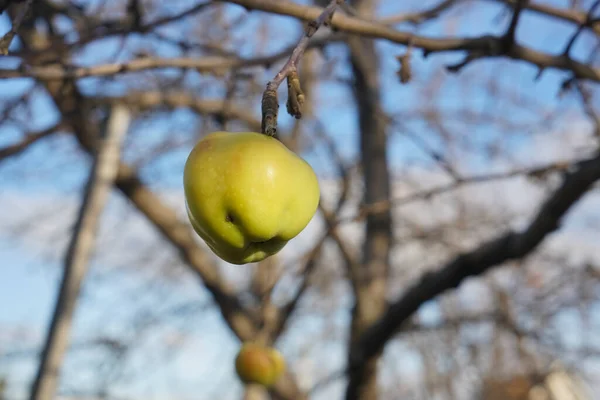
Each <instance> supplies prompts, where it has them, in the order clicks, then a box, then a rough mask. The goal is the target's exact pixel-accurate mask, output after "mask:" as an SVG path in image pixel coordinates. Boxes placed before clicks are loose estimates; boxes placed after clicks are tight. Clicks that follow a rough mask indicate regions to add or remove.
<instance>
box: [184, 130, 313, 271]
mask: <svg viewBox="0 0 600 400" xmlns="http://www.w3.org/2000/svg"><path fill="white" fill-rule="evenodd" d="M183 181H184V191H185V198H186V206H187V213H188V217H189V219H190V222H191V224H192V226H193V227H194V230H195V231H196V232H197V233H198V235H199V236H200V237H201V238H202V239H203V240H204V241H205V242H206V244H207V245H208V246H209V247H210V248H211V249H212V251H213V252H214V253H215V254H216V255H217V256H219V257H220V258H222V259H223V260H225V261H227V262H229V263H232V264H246V263H251V262H258V261H261V260H263V259H265V258H267V257H269V256H271V255H273V254H275V253H277V252H278V251H280V250H281V249H282V248H283V247H284V246H285V245H286V243H287V242H288V241H289V240H291V239H292V238H294V237H295V236H297V235H298V234H299V233H300V232H301V231H302V230H303V229H304V228H305V227H306V225H308V223H309V222H310V220H311V218H312V217H313V215H314V214H315V212H316V211H317V207H318V204H319V198H320V191H319V183H318V180H317V176H316V175H315V172H314V171H313V169H312V168H311V166H310V165H309V164H308V163H307V162H306V161H304V160H303V159H302V158H300V157H299V156H298V155H297V154H295V153H294V152H292V151H291V150H289V149H288V148H287V147H285V145H284V144H283V143H281V142H280V141H279V140H277V139H275V138H273V137H270V136H267V135H263V134H260V133H256V132H240V133H230V132H214V133H211V134H209V135H207V136H205V137H204V138H203V139H202V140H200V141H199V142H198V143H197V144H196V145H195V146H194V148H193V150H192V152H191V153H190V155H189V157H188V159H187V161H186V164H185V169H184V173H183Z"/></svg>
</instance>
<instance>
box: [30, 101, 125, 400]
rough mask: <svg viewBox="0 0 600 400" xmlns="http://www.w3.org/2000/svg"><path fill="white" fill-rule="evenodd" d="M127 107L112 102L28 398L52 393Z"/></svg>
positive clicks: (114, 173)
mask: <svg viewBox="0 0 600 400" xmlns="http://www.w3.org/2000/svg"><path fill="white" fill-rule="evenodd" d="M129 120H130V117H129V111H128V110H127V109H126V108H124V107H123V106H116V107H115V108H114V110H113V112H112V114H111V117H110V121H109V126H108V130H107V132H106V137H105V139H104V140H103V141H102V144H101V145H100V148H99V149H98V153H97V155H96V157H95V160H94V165H93V167H92V171H91V173H90V178H89V181H88V183H87V187H86V190H85V194H84V197H83V202H82V205H81V209H80V210H79V217H78V218H77V223H76V225H75V229H74V232H73V237H72V239H71V243H70V244H69V248H68V250H67V254H66V257H65V271H64V275H63V278H62V282H61V286H60V291H59V295H58V300H57V302H56V307H55V309H54V313H53V315H52V322H51V323H50V329H49V331H48V336H47V338H46V343H45V345H44V350H43V352H42V357H41V361H40V365H39V369H38V371H37V375H36V378H35V381H34V383H33V387H32V391H31V395H30V399H31V400H51V399H54V398H55V397H56V390H57V386H58V382H59V373H60V369H61V365H62V363H63V359H64V356H65V353H66V350H67V347H68V345H69V339H70V331H71V326H72V321H73V314H74V312H75V305H76V303H77V297H78V296H79V291H80V288H81V283H82V282H83V279H84V277H85V274H86V272H87V267H88V260H89V258H90V255H91V252H92V251H93V248H94V242H95V236H96V230H97V227H98V221H99V220H100V215H101V214H102V210H103V208H104V205H105V203H106V200H107V199H108V195H109V193H110V190H111V188H112V184H113V181H114V180H115V178H116V176H117V170H118V165H119V158H120V153H121V143H122V141H123V138H124V137H125V134H126V132H127V129H128V127H129Z"/></svg>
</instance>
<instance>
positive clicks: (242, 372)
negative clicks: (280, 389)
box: [235, 343, 285, 387]
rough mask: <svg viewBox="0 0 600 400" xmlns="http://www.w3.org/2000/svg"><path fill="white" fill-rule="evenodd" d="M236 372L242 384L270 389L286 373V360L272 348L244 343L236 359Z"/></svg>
mask: <svg viewBox="0 0 600 400" xmlns="http://www.w3.org/2000/svg"><path fill="white" fill-rule="evenodd" d="M235 370H236V372H237V374H238V376H239V378H240V379H241V380H242V382H244V383H257V384H260V385H263V386H267V387H268V386H271V385H273V384H274V383H275V382H277V380H278V379H279V377H280V376H281V375H282V374H283V372H284V371H285V360H284V358H283V355H282V354H281V353H280V352H279V351H277V350H276V349H274V348H272V347H267V346H261V345H259V344H255V343H244V344H243V345H242V347H241V349H240V351H239V352H238V355H237V357H236V359H235Z"/></svg>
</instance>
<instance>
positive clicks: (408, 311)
mask: <svg viewBox="0 0 600 400" xmlns="http://www.w3.org/2000/svg"><path fill="white" fill-rule="evenodd" d="M578 167H579V168H578V169H577V170H575V171H572V172H569V173H567V174H566V177H565V179H564V181H563V183H562V185H561V186H560V187H559V188H558V189H557V190H556V191H555V192H554V194H553V195H552V196H550V198H549V199H548V200H547V201H546V202H545V203H544V204H543V206H542V207H541V209H540V211H539V212H538V214H537V215H536V217H535V218H534V220H533V221H532V222H531V224H530V225H529V226H528V228H527V229H526V230H524V231H523V232H521V233H517V232H509V233H507V234H504V235H501V236H499V237H498V238H496V239H494V240H491V241H489V242H487V243H484V244H482V245H481V246H480V247H479V248H477V249H475V250H473V251H472V252H470V253H466V254H462V255H460V256H458V257H457V258H455V259H454V260H453V261H451V262H450V263H448V264H447V265H446V266H444V267H442V268H441V269H440V270H438V271H436V272H431V273H428V274H426V275H424V276H423V277H422V278H421V280H420V282H418V283H416V284H415V285H413V286H412V287H411V288H409V289H408V290H407V291H406V292H405V294H404V295H403V296H402V297H401V298H400V299H398V300H397V301H395V302H394V303H393V304H392V305H391V306H390V307H389V309H388V310H387V312H386V313H385V315H384V316H383V317H382V318H381V319H380V320H379V321H377V322H376V323H375V324H373V325H372V326H371V327H370V328H369V329H368V330H367V331H366V332H365V333H364V334H363V335H362V337H361V338H360V340H359V341H358V342H357V343H356V344H355V346H353V347H352V348H351V351H350V356H349V374H350V376H351V382H356V383H360V382H361V380H362V375H363V373H364V371H363V369H364V367H363V363H364V360H366V359H369V357H371V356H372V355H374V354H377V353H378V352H380V351H381V350H382V349H383V347H384V346H385V344H386V343H387V342H388V340H389V339H390V338H392V336H393V335H394V334H395V333H396V332H397V330H398V329H399V328H400V327H401V326H402V325H403V324H404V323H405V322H406V321H407V320H408V319H409V318H410V316H411V315H412V314H413V313H414V312H415V311H417V309H418V308H419V307H420V306H421V305H422V304H423V303H425V302H426V301H428V300H431V299H433V298H434V297H436V296H438V295H439V294H441V293H443V292H445V291H446V290H448V289H452V288H455V287H457V286H458V285H459V284H460V283H461V282H462V281H463V280H464V279H465V278H468V277H470V276H477V275H481V274H483V273H484V272H486V271H487V270H488V269H490V268H492V267H493V266H495V265H499V264H501V263H503V262H505V261H508V260H512V259H518V258H522V257H525V256H526V255H528V254H529V253H530V252H532V251H533V250H534V249H535V248H536V247H537V246H538V245H539V244H540V243H541V242H542V241H543V240H544V238H545V237H546V236H547V235H549V234H550V233H552V232H553V231H555V230H556V229H557V228H558V227H559V223H560V220H561V219H562V218H563V216H564V215H565V214H566V213H567V212H568V211H569V209H570V208H571V207H572V206H573V205H574V204H575V203H576V202H577V201H578V200H579V199H580V198H581V197H582V196H583V195H584V194H585V193H586V192H587V191H588V190H589V189H590V188H591V187H592V185H593V184H594V183H595V182H596V181H597V180H599V179H600V156H597V157H595V158H593V159H589V160H586V161H584V162H581V163H580V164H579V165H578ZM356 383H355V384H356Z"/></svg>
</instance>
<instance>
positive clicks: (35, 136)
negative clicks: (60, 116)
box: [0, 122, 65, 161]
mask: <svg viewBox="0 0 600 400" xmlns="http://www.w3.org/2000/svg"><path fill="white" fill-rule="evenodd" d="M64 125H65V124H63V123H62V122H60V123H58V124H56V125H54V126H53V127H51V128H47V129H44V130H42V131H39V132H34V133H28V134H26V135H25V137H24V138H23V140H21V141H20V142H18V143H15V144H12V145H10V146H6V147H3V148H0V161H2V160H4V159H5V158H8V157H12V156H15V155H17V154H19V153H21V152H22V151H24V150H26V149H28V148H29V146H30V145H32V144H33V143H35V142H37V141H38V140H40V139H43V138H45V137H47V136H50V135H52V134H54V133H56V132H57V131H59V130H60V129H62V128H64V127H65V126H64Z"/></svg>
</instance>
